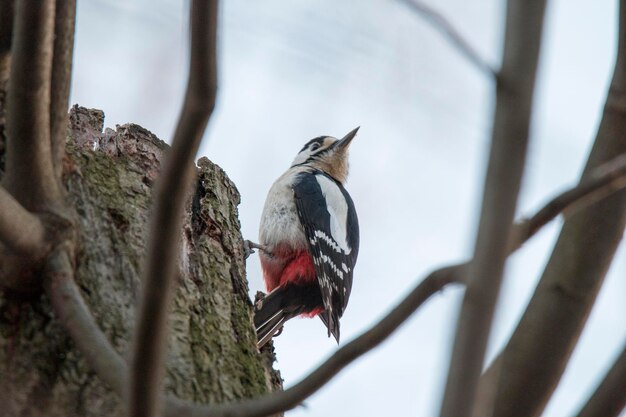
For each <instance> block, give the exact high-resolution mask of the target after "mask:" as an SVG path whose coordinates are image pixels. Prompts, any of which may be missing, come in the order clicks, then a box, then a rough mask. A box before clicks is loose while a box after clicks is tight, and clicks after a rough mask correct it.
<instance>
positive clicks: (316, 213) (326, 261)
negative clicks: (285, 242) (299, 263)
mask: <svg viewBox="0 0 626 417" xmlns="http://www.w3.org/2000/svg"><path fill="white" fill-rule="evenodd" d="M293 191H294V196H295V202H296V208H297V211H298V216H299V218H300V222H301V223H302V225H303V228H304V232H305V235H306V238H307V242H308V245H309V250H310V252H311V255H312V257H313V264H314V265H315V272H316V275H317V279H318V282H319V286H320V289H321V292H322V300H323V303H324V309H325V311H324V313H323V316H321V318H322V321H323V322H324V324H326V326H327V327H328V332H329V335H330V334H331V333H332V334H333V335H334V336H335V338H336V339H337V341H339V318H340V317H341V316H342V314H343V312H344V310H345V307H346V305H347V303H348V298H349V297H350V291H351V289H352V274H353V272H354V265H355V263H356V259H357V255H358V252H359V225H358V219H357V216H356V211H355V209H354V203H353V202H352V198H350V195H349V194H348V192H347V191H346V190H345V188H343V186H342V185H341V184H340V183H338V182H337V181H335V180H334V179H333V178H331V177H329V176H328V175H326V174H324V173H322V172H304V173H302V174H300V175H299V176H298V177H297V179H296V181H295V183H294V186H293Z"/></svg>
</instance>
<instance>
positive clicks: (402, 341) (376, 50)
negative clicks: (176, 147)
mask: <svg viewBox="0 0 626 417" xmlns="http://www.w3.org/2000/svg"><path fill="white" fill-rule="evenodd" d="M78 3H79V8H78V20H77V34H76V57H75V65H74V82H73V91H72V98H71V102H72V103H78V104H80V105H82V106H87V107H95V108H100V109H102V110H104V112H105V114H106V120H105V125H106V126H110V127H113V126H115V124H123V123H126V122H134V123H138V124H140V125H142V126H144V127H145V128H147V129H149V130H151V131H152V132H154V133H156V134H157V135H158V136H159V137H160V138H161V139H163V140H165V141H168V142H169V141H170V138H171V135H172V132H173V128H174V125H175V123H176V118H177V116H178V113H179V110H180V105H181V101H182V96H183V91H184V86H185V81H186V73H185V71H186V66H187V52H186V50H187V36H188V32H187V25H186V14H185V8H186V6H187V3H186V2H179V1H175V0H158V1H154V0H151V1H149V0H135V1H132V2H128V1H123V0H111V1H105V0H84V1H79V2H78ZM222 4H223V7H222V10H221V17H222V20H221V28H220V88H219V98H218V106H217V109H216V112H215V113H214V116H213V118H212V120H211V122H210V126H209V129H208V132H207V134H206V135H205V139H204V142H203V144H202V147H201V149H200V152H199V155H198V156H207V157H209V158H210V159H211V160H213V161H214V162H216V163H217V164H219V165H220V166H221V167H222V168H223V169H224V170H225V171H226V173H227V174H228V175H229V176H230V178H231V179H232V180H233V181H234V182H235V184H236V185H237V187H238V189H239V191H240V192H241V195H242V203H241V205H240V207H239V212H240V219H241V223H242V231H243V234H244V237H246V238H250V239H256V237H257V231H258V223H259V219H260V215H261V210H262V207H263V203H264V200H265V195H266V193H267V190H268V189H269V187H270V185H271V184H272V182H273V181H274V179H276V178H277V177H278V176H279V175H280V174H281V173H282V172H283V171H284V170H286V169H287V168H288V167H289V164H290V163H291V161H292V159H293V158H294V156H295V154H296V153H297V152H298V150H299V149H300V148H301V147H302V145H303V144H304V143H305V142H306V141H308V140H309V139H311V138H313V137H316V136H320V135H331V136H336V137H341V136H342V135H344V134H345V133H347V132H348V131H349V130H351V129H352V128H354V127H356V126H361V129H360V131H359V134H358V137H357V138H356V139H355V140H354V142H353V144H352V148H351V150H352V152H351V176H350V178H349V181H348V184H347V189H348V191H349V192H350V193H351V195H352V197H353V199H354V202H355V205H356V207H357V212H358V214H359V220H360V226H361V250H360V254H359V260H358V262H357V266H356V269H355V277H354V286H353V292H352V296H351V298H350V304H349V306H348V308H347V311H346V313H345V315H344V317H343V319H342V322H341V324H342V338H343V340H342V343H345V342H346V341H349V340H351V339H352V338H353V337H355V336H357V335H358V334H360V333H361V332H362V331H363V330H365V329H367V328H368V327H369V326H371V325H372V324H373V323H375V322H376V321H377V319H379V318H380V317H381V316H382V315H383V314H384V313H385V312H387V311H388V310H389V309H390V308H391V307H392V306H394V305H395V303H396V302H398V301H399V300H400V299H401V298H402V297H403V296H404V295H405V294H406V293H407V292H408V291H409V290H411V289H412V288H413V287H414V286H415V285H416V283H417V282H419V280H420V279H422V278H423V277H424V276H425V275H426V274H427V273H428V272H429V271H431V270H432V269H434V268H436V267H439V266H442V265H444V264H448V263H451V262H457V261H459V260H464V259H465V258H466V257H467V256H468V255H469V254H470V253H471V252H472V245H473V240H474V232H475V224H476V220H477V216H478V212H477V210H478V204H479V202H480V190H481V188H482V181H483V169H484V166H483V165H484V161H485V158H486V156H487V154H486V152H487V149H488V148H487V146H488V139H489V132H490V123H491V118H492V107H493V84H492V82H491V80H490V79H488V78H487V77H485V76H484V74H482V73H480V72H479V71H478V70H476V69H475V68H473V67H471V66H470V65H469V64H468V63H467V62H466V61H465V60H464V58H463V57H462V56H461V55H459V54H458V53H457V51H456V50H454V49H453V48H452V47H451V46H450V45H449V43H448V42H447V41H445V40H444V39H443V38H442V37H441V36H440V35H439V33H437V32H436V31H434V30H433V29H432V28H431V26H430V25H429V24H428V23H426V22H424V20H423V19H422V18H421V17H419V16H417V15H415V14H413V13H411V12H410V11H409V10H408V9H407V8H406V7H405V6H403V5H402V4H401V3H400V2H397V1H393V0H361V1H359V2H356V1H352V2H347V1H344V2H336V1H332V0H317V1H305V0H292V1H289V2H286V1H278V0H262V1H255V2H251V1H248V2H246V1H243V0H230V1H225V2H223V3H222ZM428 4H432V5H433V6H436V7H437V8H438V10H440V11H441V12H443V13H444V14H445V15H446V16H447V17H448V18H449V19H450V20H451V22H452V23H453V24H454V25H455V26H456V27H457V28H458V30H459V31H460V32H461V33H462V34H463V35H464V36H465V38H466V39H467V40H468V41H469V42H470V43H471V44H472V45H473V46H474V47H475V48H476V49H477V50H478V51H479V52H480V53H481V54H482V55H483V56H484V57H485V58H486V59H487V60H488V61H489V62H491V63H492V64H493V65H494V66H497V63H498V62H499V56H500V45H501V40H500V38H501V35H502V33H501V31H502V24H503V13H504V6H503V5H504V2H503V1H493V0H491V1H477V0H474V1H469V2H468V1H462V0H440V1H437V2H435V1H434V0H430V2H429V3H428ZM616 6H617V2H616V1H615V0H614V1H611V2H607V1H603V2H589V1H584V0H570V1H565V0H560V1H552V2H550V6H549V8H548V13H547V16H546V29H545V37H544V44H543V50H542V58H541V62H540V72H539V79H538V91H537V94H536V100H535V103H536V107H535V113H534V115H533V128H532V138H531V147H530V154H529V157H528V163H527V169H526V176H525V178H524V183H523V190H522V194H521V200H520V209H519V213H520V215H523V214H530V213H532V212H533V211H534V210H536V209H538V208H539V207H540V206H541V205H542V204H543V203H544V202H546V201H547V200H548V199H550V198H551V197H552V196H554V195H555V194H556V193H558V192H560V191H562V190H563V189H564V188H565V187H568V186H572V185H574V184H575V182H576V180H577V178H578V176H579V174H580V172H581V170H582V167H583V165H584V162H585V160H586V157H587V153H588V151H589V149H590V146H591V143H592V141H593V138H594V135H595V131H596V129H597V125H598V121H599V116H600V115H601V111H602V106H603V102H604V98H605V96H606V90H607V86H608V82H609V80H610V75H611V71H612V66H613V62H614V49H615V46H616V45H615V37H616V20H617V19H616ZM560 225H561V223H560V221H558V222H553V223H552V224H551V225H550V226H548V227H546V228H545V229H544V230H543V231H541V232H540V233H539V235H538V236H537V237H535V238H534V239H532V240H531V241H530V242H528V243H527V244H526V245H525V247H524V248H523V249H522V250H520V251H519V253H517V254H516V255H515V256H514V257H512V258H511V261H510V262H509V263H508V267H507V274H506V277H505V284H504V288H503V291H502V298H501V300H500V303H499V308H498V311H497V320H496V323H495V326H494V332H493V334H492V341H491V343H490V349H489V357H490V358H492V357H493V356H494V355H495V354H496V353H497V351H498V350H499V349H500V348H501V347H502V346H503V344H504V343H506V340H507V338H508V336H509V335H510V333H511V331H512V330H513V329H514V326H515V324H516V322H517V320H518V319H519V317H520V315H521V313H522V312H523V309H524V308H525V305H526V303H527V302H528V300H529V298H530V297H531V295H532V291H533V290H534V286H535V285H536V283H537V280H538V278H539V276H540V273H541V270H542V267H543V265H544V264H545V262H546V260H547V256H548V255H549V253H550V251H551V248H552V245H553V243H554V241H555V237H556V233H557V232H558V230H559V228H560ZM624 276H626V249H624V245H623V244H622V246H621V247H620V250H619V253H618V256H617V257H616V258H615V261H614V264H613V265H612V267H611V270H610V272H609V275H608V277H607V279H606V281H605V284H604V287H603V289H602V291H601V293H600V296H599V302H598V304H597V305H596V308H594V310H593V312H592V314H591V317H590V319H589V321H588V324H587V327H586V328H585V331H584V333H583V336H582V339H581V343H580V344H579V345H578V347H577V348H576V350H575V352H574V357H573V360H572V361H571V362H570V365H569V367H568V368H567V371H566V373H565V376H564V378H563V379H562V381H561V384H560V385H559V388H558V390H557V393H556V395H555V397H554V398H553V399H552V401H551V402H550V404H549V405H548V408H547V409H546V412H545V414H544V415H545V416H549V417H564V416H570V415H572V414H573V413H575V412H576V411H577V409H578V408H579V407H580V401H583V400H585V399H586V398H587V397H588V395H589V392H590V390H591V389H594V388H595V386H596V384H597V381H598V378H600V377H601V376H602V375H603V374H604V372H605V370H606V368H607V367H608V366H609V365H610V363H612V361H613V360H614V358H615V356H616V355H617V353H618V352H619V351H620V350H621V348H622V346H623V343H624V342H625V341H626V326H625V325H624V320H623V319H624V317H626V304H625V303H624V299H625V296H626V283H625V282H624V280H623V277H624ZM620 278H622V280H620ZM248 279H249V282H250V289H251V291H252V292H253V293H254V292H255V291H257V290H260V289H263V284H262V279H261V272H260V267H259V264H258V259H257V258H256V257H255V256H253V257H251V258H250V259H249V260H248ZM461 296H462V291H461V290H459V289H454V288H450V289H447V290H445V291H444V292H443V293H442V294H439V295H437V296H435V297H433V299H432V300H430V301H429V302H428V303H427V304H426V305H425V306H424V307H423V308H422V309H421V310H419V311H418V313H417V314H415V315H414V316H413V317H412V318H411V319H410V320H409V321H408V322H407V323H406V324H405V325H404V326H403V327H402V328H401V329H400V330H399V331H398V332H397V333H395V334H394V335H393V336H392V337H391V339H389V340H388V341H387V342H386V343H384V344H383V345H382V346H381V347H379V348H378V349H376V350H375V351H373V352H371V353H370V354H368V355H366V356H365V357H363V358H361V359H360V360H359V361H357V362H356V363H354V364H353V365H351V366H350V367H348V368H347V369H346V370H344V371H343V372H342V373H341V374H340V375H339V376H338V377H337V378H335V379H334V380H333V381H332V382H331V383H330V384H328V385H327V386H326V387H324V388H323V389H322V390H320V391H319V392H318V393H317V394H316V395H314V396H313V397H311V398H310V399H309V400H307V401H306V405H307V408H300V409H297V410H295V411H292V412H290V413H289V414H288V415H289V416H290V417H318V416H357V415H358V416H365V417H368V416H379V415H397V416H404V415H406V416H409V415H410V416H419V417H426V416H433V415H436V414H437V412H438V410H439V403H440V399H441V396H442V390H443V385H444V382H445V376H446V374H447V366H448V360H449V350H450V347H451V342H452V336H453V334H452V332H453V328H454V326H453V325H454V320H455V318H456V314H457V309H458V306H459V304H460V301H461ZM275 346H276V352H277V356H278V363H277V365H276V366H277V367H278V368H279V369H280V370H281V372H282V375H283V377H284V379H285V387H289V386H290V385H292V384H293V383H295V382H297V381H298V380H299V379H300V378H302V377H304V376H305V375H306V374H307V373H308V372H309V371H310V370H312V369H314V368H315V367H316V366H317V365H318V364H319V363H320V362H321V361H323V360H324V359H325V358H327V357H328V356H329V355H331V354H332V352H333V351H335V350H336V349H337V346H336V344H335V342H334V340H333V339H328V338H327V337H326V332H325V329H324V327H323V325H322V324H321V322H320V321H319V320H317V319H315V320H306V319H294V320H292V321H291V322H289V323H288V324H287V326H286V327H285V330H284V332H283V333H282V335H281V336H280V337H278V338H277V339H275ZM625 415H626V414H625Z"/></svg>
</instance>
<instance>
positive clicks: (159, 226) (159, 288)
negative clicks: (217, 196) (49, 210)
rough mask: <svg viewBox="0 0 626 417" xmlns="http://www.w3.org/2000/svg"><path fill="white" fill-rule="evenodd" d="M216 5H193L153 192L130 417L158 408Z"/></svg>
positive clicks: (209, 76)
mask: <svg viewBox="0 0 626 417" xmlns="http://www.w3.org/2000/svg"><path fill="white" fill-rule="evenodd" d="M217 11H218V4H217V0H209V1H206V0H193V1H192V2H191V9H190V13H189V16H190V23H191V53H190V67H189V79H188V82H187V91H186V94H185V102H184V104H183V108H182V112H181V115H180V118H179V120H178V125H177V127H176V131H175V133H174V140H173V143H172V148H171V149H170V151H169V153H168V154H167V155H166V156H165V161H164V164H163V171H162V173H161V175H160V177H159V180H158V183H157V186H156V191H155V212H154V216H153V218H152V224H151V229H150V236H149V240H148V242H149V248H148V258H147V265H146V268H145V273H144V274H143V276H144V280H143V282H144V288H143V296H142V300H141V307H140V311H139V318H138V323H137V330H136V333H135V340H134V347H133V364H132V373H131V384H130V398H129V401H130V407H129V410H130V413H131V415H132V416H134V417H144V416H145V417H151V416H154V415H156V414H157V412H158V410H159V408H160V392H161V390H162V386H161V385H162V379H163V369H164V356H165V350H166V332H167V312H168V308H169V304H170V300H171V298H172V292H173V291H172V287H173V283H174V278H175V271H176V267H177V265H178V250H177V249H178V247H179V237H180V233H181V232H180V231H181V226H182V218H183V208H184V205H185V202H186V200H187V195H188V190H189V188H190V186H191V184H192V180H193V177H194V175H195V165H194V163H193V162H194V161H193V158H194V156H195V154H196V152H197V150H198V147H199V145H200V141H201V139H202V135H203V134H204V130H205V128H206V125H207V123H208V120H209V117H210V116H211V113H212V112H213V109H214V107H215V98H216V93H217V51H216V45H217Z"/></svg>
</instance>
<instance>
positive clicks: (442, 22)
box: [400, 0, 498, 78]
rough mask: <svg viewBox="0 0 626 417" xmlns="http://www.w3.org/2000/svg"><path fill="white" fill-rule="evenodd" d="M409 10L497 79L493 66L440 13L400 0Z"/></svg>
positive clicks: (418, 4)
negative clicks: (422, 18)
mask: <svg viewBox="0 0 626 417" xmlns="http://www.w3.org/2000/svg"><path fill="white" fill-rule="evenodd" d="M400 1H401V2H402V3H404V4H405V5H406V6H407V7H408V8H409V9H411V10H413V11H414V12H416V13H417V14H419V15H421V16H423V17H424V18H425V19H426V21H427V22H430V24H431V25H432V26H433V27H434V28H435V29H436V30H437V31H439V32H440V33H441V34H442V35H443V36H444V38H446V39H447V40H448V41H449V42H450V44H451V45H452V46H453V47H454V48H456V50H457V51H459V52H460V53H461V55H463V56H464V57H465V58H466V59H467V60H468V61H469V62H470V63H471V64H473V65H474V66H475V67H476V68H478V70H480V71H481V72H483V73H485V74H486V75H488V76H490V77H493V78H497V77H498V73H497V71H495V70H494V69H493V68H491V65H489V64H488V63H487V61H485V60H484V59H483V58H482V57H481V56H480V54H479V53H478V52H477V51H476V50H475V49H474V48H473V47H472V46H471V45H470V44H469V43H468V42H467V41H466V40H465V38H463V36H461V34H459V32H458V31H457V30H456V29H455V28H454V26H453V25H452V24H451V23H450V22H449V21H448V19H446V18H445V16H444V15H442V14H441V13H439V12H438V11H437V10H435V9H433V8H432V7H430V6H428V5H426V4H424V3H423V2H421V1H419V0H400Z"/></svg>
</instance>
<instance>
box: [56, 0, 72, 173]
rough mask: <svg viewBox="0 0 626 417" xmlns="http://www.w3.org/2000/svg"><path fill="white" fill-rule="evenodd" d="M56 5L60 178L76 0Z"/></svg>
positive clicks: (57, 135)
mask: <svg viewBox="0 0 626 417" xmlns="http://www.w3.org/2000/svg"><path fill="white" fill-rule="evenodd" d="M56 4H57V6H56V13H55V16H54V57H53V60H52V90H51V96H50V140H51V145H52V162H53V165H54V170H55V174H56V177H57V178H61V172H62V168H63V155H64V154H65V138H66V136H67V129H68V124H67V108H68V103H69V95H70V84H71V81H72V57H73V54H74V27H75V21H76V0H56Z"/></svg>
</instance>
